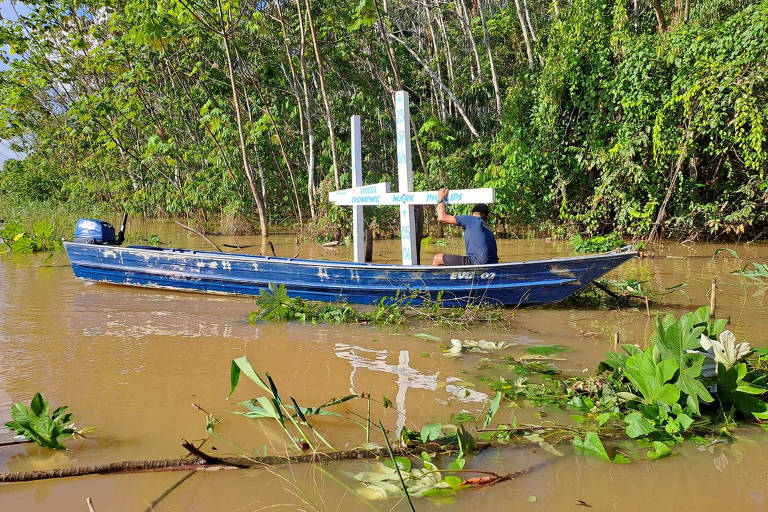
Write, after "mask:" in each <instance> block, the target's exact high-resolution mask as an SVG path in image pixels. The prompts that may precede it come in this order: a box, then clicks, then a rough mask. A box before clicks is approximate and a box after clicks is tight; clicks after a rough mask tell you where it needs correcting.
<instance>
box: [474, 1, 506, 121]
mask: <svg viewBox="0 0 768 512" xmlns="http://www.w3.org/2000/svg"><path fill="white" fill-rule="evenodd" d="M478 10H479V11H480V23H482V25H483V43H484V44H485V48H486V50H488V62H489V63H490V65H491V80H492V81H493V92H494V94H495V96H496V113H497V114H498V115H499V119H501V92H500V91H499V80H498V78H497V77H496V65H495V64H494V62H493V52H492V51H491V40H490V37H489V36H488V25H486V23H485V13H484V9H483V4H482V3H480V4H479V5H478Z"/></svg>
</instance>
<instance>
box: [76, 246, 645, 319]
mask: <svg viewBox="0 0 768 512" xmlns="http://www.w3.org/2000/svg"><path fill="white" fill-rule="evenodd" d="M64 247H65V249H66V251H67V255H68V256H69V260H70V262H71V263H72V270H73V271H74V274H75V277H77V278H78V279H84V280H88V281H96V282H105V283H113V284H122V285H130V286H144V287H151V288H163V289H171V290H184V291H195V292H207V293H224V294H233V295H251V296H253V295H258V294H259V291H260V290H263V289H266V288H268V286H269V283H275V284H284V285H285V288H286V290H287V291H288V295H289V296H291V297H301V298H302V299H307V300H319V301H327V302H349V303H352V304H376V303H379V302H380V301H381V300H382V299H384V300H385V301H391V300H392V298H393V297H395V296H396V295H397V294H398V292H399V294H400V297H403V296H410V295H411V294H414V298H413V300H412V303H413V304H420V303H421V301H422V300H423V298H425V297H430V298H431V299H435V298H437V296H438V294H440V293H441V292H442V299H443V301H444V304H445V305H446V306H459V305H465V304H467V303H487V304H503V305H512V306H515V305H533V304H549V303H553V302H558V301H561V300H563V299H564V298H566V297H567V296H569V295H571V294H572V293H574V292H576V291H578V290H579V289H581V288H584V287H585V286H587V285H589V284H590V283H591V282H592V281H594V280H595V279H597V278H599V277H600V276H602V275H604V274H605V273H607V272H609V271H610V270H612V269H614V268H616V267H618V266H619V265H621V264H622V263H624V262H625V261H627V260H628V259H630V258H632V257H634V256H635V255H636V254H637V253H636V252H634V251H629V250H625V251H620V252H613V253H605V254H595V255H589V256H577V257H569V258H555V259H549V260H541V261H527V262H517V263H497V264H494V265H470V266H460V267H432V266H423V265H422V266H403V265H382V264H367V263H352V262H339V261H324V260H305V259H296V258H279V257H267V256H254V255H246V254H232V253H220V252H210V251H196V250H187V249H161V248H156V247H145V246H131V247H119V246H115V245H98V244H88V243H77V242H65V243H64Z"/></svg>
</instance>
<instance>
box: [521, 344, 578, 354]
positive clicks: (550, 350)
mask: <svg viewBox="0 0 768 512" xmlns="http://www.w3.org/2000/svg"><path fill="white" fill-rule="evenodd" d="M571 350H573V349H571V348H569V347H564V346H562V345H536V346H534V347H528V348H526V349H525V351H526V352H528V353H529V354H535V355H540V356H551V355H552V354H558V353H560V352H568V351H571Z"/></svg>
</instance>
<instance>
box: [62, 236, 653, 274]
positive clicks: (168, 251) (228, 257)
mask: <svg viewBox="0 0 768 512" xmlns="http://www.w3.org/2000/svg"><path fill="white" fill-rule="evenodd" d="M69 246H75V247H80V246H82V247H88V248H93V247H99V248H109V249H112V250H119V251H130V252H139V253H149V254H154V255H159V254H164V255H172V256H185V255H186V256H188V255H189V253H191V254H193V255H200V256H202V257H205V258H210V259H214V260H219V261H243V262H248V263H253V260H265V261H268V262H273V263H293V264H299V265H302V266H319V265H322V266H328V267H341V268H365V269H371V270H377V269H386V270H400V271H416V270H421V271H424V270H434V271H440V270H444V269H498V268H501V267H505V268H506V267H515V266H522V265H532V264H538V263H555V262H558V261H584V260H602V259H609V258H610V257H616V256H627V259H630V258H632V257H634V256H637V255H638V252H637V251H621V252H619V251H612V252H604V253H599V254H586V255H583V256H560V257H557V258H550V259H545V260H533V261H512V262H505V263H488V264H485V265H441V266H434V265H398V264H394V263H377V264H370V263H358V262H354V261H348V262H347V261H325V260H308V259H303V258H286V257H283V256H262V255H258V254H234V253H216V252H213V251H199V250H196V249H181V248H171V247H169V248H159V249H154V248H152V249H149V248H143V247H130V246H129V247H121V246H116V245H96V244H86V243H82V242H64V248H65V249H67V248H68V247H69Z"/></svg>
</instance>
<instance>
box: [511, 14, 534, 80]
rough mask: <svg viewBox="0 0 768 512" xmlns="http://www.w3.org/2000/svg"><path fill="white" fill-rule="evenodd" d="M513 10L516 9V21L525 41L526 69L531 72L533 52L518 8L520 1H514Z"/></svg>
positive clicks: (523, 19)
mask: <svg viewBox="0 0 768 512" xmlns="http://www.w3.org/2000/svg"><path fill="white" fill-rule="evenodd" d="M515 8H516V9H517V19H518V20H519V21H520V29H521V30H522V31H523V39H524V40H525V53H526V54H527V55H528V67H529V68H530V69H531V71H533V69H534V63H533V50H532V49H531V41H530V39H529V38H528V28H527V24H526V22H525V18H524V16H523V9H522V7H521V6H520V0H515Z"/></svg>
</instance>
